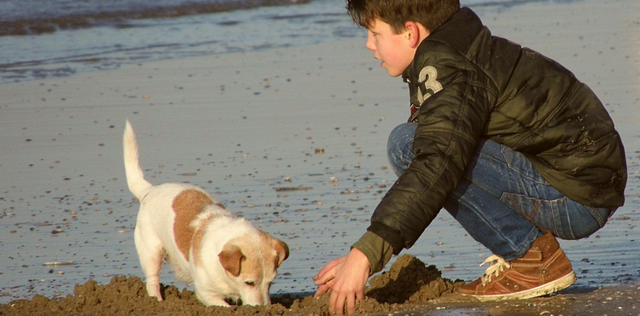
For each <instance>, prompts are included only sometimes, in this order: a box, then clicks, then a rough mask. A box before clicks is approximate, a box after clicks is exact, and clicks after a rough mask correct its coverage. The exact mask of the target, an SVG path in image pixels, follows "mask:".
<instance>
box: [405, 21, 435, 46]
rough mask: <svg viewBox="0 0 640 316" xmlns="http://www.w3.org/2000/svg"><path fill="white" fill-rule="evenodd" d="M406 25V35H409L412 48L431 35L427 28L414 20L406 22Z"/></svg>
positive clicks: (408, 38)
mask: <svg viewBox="0 0 640 316" xmlns="http://www.w3.org/2000/svg"><path fill="white" fill-rule="evenodd" d="M404 27H405V30H406V31H405V36H406V37H407V40H408V41H409V46H410V47H411V48H416V47H418V45H420V43H421V42H422V40H423V39H425V38H426V37H427V36H428V35H429V32H428V31H427V30H426V28H424V27H423V26H422V25H420V24H419V23H416V22H412V21H409V22H406V23H405V24H404Z"/></svg>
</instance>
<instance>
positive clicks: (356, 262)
mask: <svg viewBox="0 0 640 316" xmlns="http://www.w3.org/2000/svg"><path fill="white" fill-rule="evenodd" d="M313 279H314V281H315V284H316V285H318V286H320V287H319V288H318V290H317V291H316V294H315V297H318V296H319V295H321V294H322V293H325V292H328V291H329V290H331V296H330V297H329V312H330V313H332V314H342V313H343V312H344V310H345V307H346V309H347V313H349V314H353V313H354V312H355V307H356V304H355V303H356V301H359V300H361V299H362V298H363V297H364V287H365V285H366V284H367V280H368V279H369V260H368V259H367V257H366V256H365V255H364V254H363V253H362V252H361V251H360V250H358V249H356V248H353V249H351V252H350V253H349V255H347V256H344V257H340V258H338V259H334V260H332V261H330V262H329V263H328V264H327V265H326V266H324V268H322V269H321V270H320V272H318V274H317V275H316V276H314V277H313ZM345 301H346V305H345Z"/></svg>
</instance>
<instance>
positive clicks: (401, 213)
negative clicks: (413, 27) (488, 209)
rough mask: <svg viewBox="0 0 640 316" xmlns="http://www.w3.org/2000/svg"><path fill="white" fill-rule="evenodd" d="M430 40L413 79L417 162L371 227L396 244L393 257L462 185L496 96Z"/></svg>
mask: <svg viewBox="0 0 640 316" xmlns="http://www.w3.org/2000/svg"><path fill="white" fill-rule="evenodd" d="M425 42H428V39H427V41H425ZM425 42H423V43H422V44H421V46H420V47H419V49H418V52H417V54H416V58H415V59H414V62H413V64H412V65H411V66H410V67H411V68H410V72H411V74H410V75H409V80H410V81H411V82H410V84H417V89H414V90H416V92H415V94H417V95H415V96H412V102H415V100H416V99H417V102H419V104H420V109H419V112H418V128H417V130H416V134H415V139H414V144H413V153H414V154H415V158H414V160H413V162H412V163H411V164H410V165H409V167H408V168H407V169H406V170H405V171H404V173H403V174H402V175H401V176H400V177H399V178H398V179H397V181H396V182H395V183H394V184H393V186H392V187H391V188H390V189H389V191H388V192H387V194H386V195H385V196H384V197H383V199H382V200H381V202H380V204H379V205H378V206H377V208H376V209H375V211H374V213H373V215H372V218H371V225H370V226H369V228H368V229H367V230H368V231H370V232H373V233H375V234H376V235H378V236H380V237H381V238H383V239H384V240H385V241H387V242H388V243H389V244H391V246H392V247H393V251H394V254H398V253H400V251H401V250H402V249H403V248H410V247H411V246H412V245H413V244H414V243H415V241H416V240H417V239H418V238H419V237H420V235H421V234H422V232H423V231H424V230H425V229H426V228H427V226H428V225H429V224H430V223H431V221H433V219H434V218H435V217H436V215H437V214H438V212H439V211H440V209H441V208H442V206H443V204H444V201H445V199H446V197H447V196H448V195H449V193H450V192H451V191H452V190H453V189H454V188H455V187H456V186H457V185H458V183H459V182H460V179H461V178H462V176H463V173H464V171H465V168H466V167H467V165H468V164H469V161H470V160H471V158H472V157H473V154H474V152H475V151H476V146H477V144H478V140H479V138H480V136H481V135H482V134H483V131H484V126H485V125H486V122H487V120H488V119H489V117H490V112H491V107H492V105H493V103H494V102H495V100H496V97H497V89H496V88H495V84H494V83H493V82H492V81H491V79H490V78H489V77H488V76H487V75H486V74H484V73H483V72H482V70H481V69H479V68H478V67H477V66H475V65H474V64H473V63H471V62H469V61H468V60H467V59H466V58H465V57H464V56H463V55H462V54H460V53H458V52H455V51H453V50H452V49H450V48H449V47H448V46H446V45H444V44H441V43H439V42H435V43H425ZM436 56H438V57H436Z"/></svg>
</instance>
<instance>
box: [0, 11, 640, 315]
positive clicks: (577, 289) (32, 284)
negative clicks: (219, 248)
mask: <svg viewBox="0 0 640 316" xmlns="http://www.w3.org/2000/svg"><path fill="white" fill-rule="evenodd" d="M637 12H640V2H638V1H636V0H602V1H598V0H584V1H560V2H546V1H543V2H533V3H527V4H524V5H518V6H513V7H506V8H503V9H500V10H495V11H491V12H485V13H484V14H483V15H481V18H482V19H483V22H484V23H485V24H486V25H487V26H488V27H489V28H490V29H491V30H492V32H493V33H494V34H495V35H498V36H503V37H506V38H509V39H510V40H513V41H515V42H517V43H520V44H522V45H523V46H527V47H531V48H532V49H534V50H537V51H540V52H542V53H543V54H545V55H547V56H548V57H550V58H552V59H554V60H556V61H558V62H560V63H561V64H563V65H565V66H566V67H567V68H569V69H571V70H572V71H573V72H574V73H575V74H576V76H577V77H578V78H579V79H581V80H582V81H584V82H586V83H587V84H588V85H589V86H590V87H591V88H592V89H593V90H594V91H595V92H596V93H597V94H598V95H599V96H600V98H601V100H602V101H603V103H604V104H605V105H606V107H607V109H608V110H609V112H610V114H611V116H612V118H613V119H614V122H615V124H616V127H617V129H618V131H619V132H620V133H621V135H622V137H623V141H624V145H625V148H626V152H627V162H628V167H629V181H628V185H627V191H626V204H625V206H624V207H621V208H620V209H618V211H617V212H616V213H615V214H614V216H613V217H612V218H611V220H610V222H609V223H608V224H607V225H606V226H605V227H604V228H603V229H602V230H600V231H598V232H597V233H596V234H594V235H593V236H591V237H589V238H587V239H584V240H580V241H560V242H561V245H562V247H563V249H564V250H565V252H566V253H567V255H568V257H569V258H570V259H571V261H572V264H573V268H574V270H575V272H576V274H577V275H578V281H577V283H576V284H575V285H574V286H572V287H570V288H569V289H567V290H565V291H562V292H561V293H559V294H557V295H555V296H551V297H545V298H539V299H536V300H532V301H526V302H517V303H514V302H511V303H509V304H503V303H499V304H496V303H494V304H493V305H486V304H480V303H477V302H469V301H465V300H464V299H462V298H460V297H458V296H456V295H455V294H451V296H450V295H448V291H449V290H450V289H455V286H454V281H455V280H457V279H460V280H463V281H467V282H469V281H472V280H473V279H475V278H477V277H479V276H480V275H481V274H482V272H483V271H484V269H485V268H486V266H485V267H482V268H481V267H478V265H479V263H480V262H482V261H483V260H484V259H485V258H486V257H487V256H489V255H490V253H489V252H488V250H487V249H485V248H484V247H482V246H481V245H479V244H478V243H477V242H475V241H473V239H471V237H469V236H468V235H467V234H466V233H465V232H464V231H463V230H462V228H460V227H459V225H458V224H457V223H456V222H455V220H453V219H452V218H451V216H449V215H448V214H447V213H446V212H442V214H440V215H439V216H438V218H437V219H436V220H435V221H434V223H433V224H432V225H431V226H430V227H429V228H428V229H427V230H426V231H425V233H424V234H423V236H422V237H421V239H420V240H419V241H418V242H417V243H416V245H415V246H414V247H413V248H411V249H408V250H405V251H404V252H403V253H404V254H411V255H413V256H415V258H417V259H419V260H420V262H423V263H424V264H426V265H427V266H429V265H434V266H435V267H436V268H437V269H438V270H439V271H440V272H441V273H442V275H441V276H442V279H441V278H440V276H439V275H438V276H437V277H434V279H437V280H446V281H443V282H445V283H446V282H449V283H447V284H449V285H450V287H448V286H449V285H448V286H445V287H444V288H439V290H437V291H435V290H433V289H431V290H430V291H431V292H429V293H436V296H438V297H436V298H424V299H423V300H417V301H415V302H404V303H406V304H403V302H400V305H399V306H398V305H394V304H386V305H385V304H383V303H379V302H377V301H376V300H375V299H373V298H371V299H373V301H368V302H369V303H370V304H372V306H374V307H371V308H370V309H366V308H365V309H362V310H360V311H361V312H363V313H370V314H374V313H383V314H384V315H386V314H389V313H395V312H399V311H413V312H412V313H418V314H420V313H422V312H421V311H424V313H427V311H429V312H428V313H429V314H430V315H466V314H473V313H476V312H477V315H484V314H487V313H491V314H497V315H512V314H514V311H518V312H521V314H526V313H529V312H531V315H534V314H535V315H545V314H554V315H558V314H563V315H583V314H586V313H589V312H593V314H594V315H602V314H608V315H639V314H640V295H639V294H638V293H639V291H640V290H639V289H640V250H639V249H640V228H638V224H639V223H640V191H639V190H640V165H639V164H640V128H639V127H638V122H639V121H640V111H639V110H638V109H640V89H639V88H640V18H638V14H637ZM345 14H346V13H345ZM363 32H364V31H363ZM0 96H2V98H0V148H2V155H0V179H2V181H0V225H1V227H2V229H1V230H0V267H2V269H1V270H0V304H1V305H0V314H7V315H9V314H16V315H17V314H24V313H25V312H28V313H29V314H31V313H30V312H29V311H34V310H33V309H32V308H34V306H35V305H29V304H36V305H38V304H39V306H45V307H46V306H49V305H48V304H53V303H52V302H56V301H58V300H62V299H64V298H67V297H68V296H69V297H73V298H76V299H77V298H78V293H77V291H84V292H82V293H85V295H86V294H87V293H94V294H92V295H95V296H98V297H104V296H105V294H104V293H103V292H100V291H99V290H107V291H108V289H109V288H111V289H113V291H115V292H118V293H121V292H122V291H121V290H117V287H116V286H113V287H109V286H108V285H109V284H115V285H118V284H128V288H130V289H133V290H132V292H130V293H129V294H130V295H133V296H135V297H131V299H132V300H134V299H135V300H134V302H135V303H134V305H135V304H138V305H137V308H140V309H133V310H111V311H112V312H111V313H113V314H131V313H135V314H141V313H157V310H154V309H149V310H144V309H143V308H144V306H158V307H154V308H159V309H160V310H169V309H168V305H162V304H164V303H157V302H153V304H152V303H151V302H150V301H149V299H148V298H146V297H145V295H146V294H145V293H144V291H139V290H138V286H139V285H140V284H141V283H140V282H141V281H139V279H137V277H142V271H141V269H140V267H139V263H138V259H137V255H136V251H135V246H134V244H133V229H134V227H135V218H136V212H137V207H138V204H137V203H136V201H134V199H133V197H132V195H131V193H130V192H129V191H128V189H127V187H126V180H125V175H124V167H123V160H122V143H121V142H122V130H123V126H124V122H125V120H126V119H129V120H130V121H131V123H132V125H133V127H134V129H135V130H136V133H137V136H138V142H139V145H140V162H141V165H142V168H143V170H144V171H145V174H146V177H147V179H148V180H149V181H150V182H152V183H154V184H161V183H164V182H189V183H193V184H197V185H200V186H202V187H203V188H205V189H206V190H207V191H208V192H210V193H211V194H213V195H214V196H216V197H217V198H218V199H219V200H220V201H221V202H222V203H223V204H225V205H226V206H227V208H228V209H229V210H230V211H232V212H234V213H236V214H238V215H239V216H243V217H245V218H247V219H248V220H250V221H252V222H253V223H255V224H256V226H258V227H259V228H260V229H262V230H264V231H266V232H268V233H270V234H272V235H273V236H275V237H278V238H280V239H282V240H283V241H285V242H287V243H288V245H289V247H290V249H291V255H290V258H289V259H287V261H285V262H284V263H283V266H282V267H281V268H280V270H279V274H280V275H279V276H278V278H277V279H276V281H275V282H274V285H273V286H272V293H273V294H274V297H279V301H276V302H275V303H276V304H275V305H273V307H259V308H253V307H233V309H232V310H227V311H228V312H229V313H233V314H234V315H242V314H241V313H243V312H246V313H248V314H247V315H249V314H251V315H256V314H262V315H276V314H283V313H289V312H291V313H293V311H296V309H295V308H297V306H298V307H299V306H302V307H304V308H302V309H299V310H297V313H299V314H317V315H323V314H325V313H326V304H324V305H323V304H321V303H318V302H309V297H308V296H309V295H311V293H313V292H314V291H315V286H314V285H313V281H312V279H311V278H312V276H313V275H315V274H316V273H317V271H318V270H319V269H320V268H321V267H322V266H324V264H325V263H326V262H328V261H329V260H331V259H334V258H336V257H338V256H341V255H344V254H346V253H347V251H348V249H349V246H350V245H351V244H352V243H353V242H354V241H356V240H357V238H359V237H360V235H361V234H362V233H363V232H364V231H365V229H366V227H367V226H368V221H369V218H370V216H371V212H372V211H373V209H374V208H375V206H376V205H377V202H378V201H379V200H380V198H381V197H382V196H383V195H384V193H385V192H386V191H387V189H388V188H389V186H390V185H391V184H392V183H393V181H394V180H395V176H394V175H393V172H392V171H391V170H390V168H388V167H387V166H388V163H387V161H386V152H385V147H386V138H387V136H388V133H389V132H390V131H391V129H392V128H393V127H395V126H396V125H397V124H400V123H402V122H404V121H405V120H406V118H407V117H408V111H409V109H408V91H407V88H406V84H404V83H403V82H402V80H400V79H399V78H391V77H389V76H388V75H387V74H386V72H385V71H384V70H383V69H382V68H380V67H379V62H378V61H376V60H375V59H373V54H372V53H371V52H370V51H368V50H366V48H365V47H364V37H363V38H362V39H349V40H344V41H336V42H330V43H322V44H319V45H310V46H303V47H288V48H276V49H270V50H265V51H256V52H239V53H228V54H217V55H208V56H199V57H191V58H184V59H175V60H165V61H156V62H145V63H141V64H137V65H130V66H127V67H123V68H121V69H115V70H104V71H98V72H91V73H83V74H79V75H76V76H70V77H64V78H53V79H46V80H33V81H25V82H17V83H7V84H2V85H0ZM394 262H395V259H394ZM390 267H391V264H390V265H388V267H387V268H390ZM387 274H388V273H387ZM387 274H385V275H387ZM160 278H161V282H162V283H164V284H166V285H167V286H169V287H170V288H171V289H174V288H175V289H176V290H175V291H174V292H171V293H174V294H172V295H175V296H176V297H179V298H180V299H184V300H193V297H192V295H190V294H184V296H182V295H181V294H176V293H189V291H191V290H193V288H192V286H190V285H187V284H183V283H180V282H178V281H176V279H175V277H174V276H173V275H172V274H171V271H170V269H169V267H168V266H165V268H164V270H163V274H162V275H161V277H160ZM94 282H95V284H94ZM438 282H440V281H438ZM387 283H389V282H387ZM74 287H75V288H76V290H75V291H76V292H74ZM383 287H384V285H383ZM78 288H80V290H78ZM89 288H92V289H93V290H90V289H89ZM96 289H98V290H96ZM183 289H186V290H183ZM423 290H424V289H417V290H416V291H417V292H416V293H421V291H423ZM172 291H173V290H172ZM185 291H186V292H185ZM433 291H435V292H433ZM115 292H113V293H115ZM383 293H386V292H383ZM289 295H299V296H300V297H301V298H300V299H298V300H297V301H296V302H297V303H296V302H294V300H295V299H294V298H291V296H289ZM34 296H35V298H34ZM440 296H442V297H440ZM89 297H90V296H89ZM283 297H284V298H283ZM376 297H378V296H376ZM451 298H453V299H451ZM16 300H21V301H16ZM85 301H86V300H85ZM168 301H169V300H167V302H168ZM274 301H275V300H274ZM432 301H434V302H438V303H437V304H436V303H430V302H432ZM16 302H19V303H16ZM95 302H96V301H94V303H95ZM116 302H118V301H117V300H116ZM320 302H321V300H320ZM563 302H564V303H563ZM83 304H84V305H82V304H80V303H78V309H77V313H85V314H100V313H101V312H100V311H101V310H102V311H104V310H106V309H105V305H100V302H99V300H98V303H95V304H94V306H96V307H95V308H96V309H95V310H86V311H85V310H81V309H80V306H88V305H91V304H88V303H86V302H85V303H83ZM296 304H298V305H296ZM305 304H308V305H305ZM376 304H378V305H376ZM428 304H436V305H428ZM554 304H555V305H554ZM115 305H117V304H115V303H114V306H115ZM188 306H191V307H189V308H193V310H191V314H197V313H200V308H202V307H201V306H199V305H198V304H197V301H195V303H193V302H192V303H189V304H188ZM380 306H382V307H380ZM385 306H386V307H385ZM428 306H431V307H428ZM552 306H559V307H558V308H552ZM494 307H495V308H497V309H494ZM518 307H520V308H519V309H518ZM534 307H536V308H534ZM47 308H48V307H47ZM150 308H151V307H150ZM510 308H512V309H511V310H510ZM545 308H546V309H545ZM47 311H48V312H47ZM134 311H135V312H134ZM171 311H174V310H173V309H172V310H171ZM183 311H184V310H183ZM211 311H212V310H208V309H204V311H203V312H202V313H208V312H211ZM55 312H56V310H52V309H49V310H45V311H42V310H38V311H37V313H42V314H53V313H55ZM175 312H176V313H177V312H178V311H177V310H176V311H175ZM583 312H584V313H583ZM60 313H61V314H64V313H69V311H68V310H62V311H60ZM186 313H189V310H186ZM215 314H216V315H223V312H222V311H219V310H217V309H216V310H215ZM229 315H231V314H229Z"/></svg>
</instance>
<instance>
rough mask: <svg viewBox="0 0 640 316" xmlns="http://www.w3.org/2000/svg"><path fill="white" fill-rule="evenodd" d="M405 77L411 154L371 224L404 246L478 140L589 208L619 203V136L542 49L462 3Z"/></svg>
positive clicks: (622, 172)
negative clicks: (515, 38)
mask: <svg viewBox="0 0 640 316" xmlns="http://www.w3.org/2000/svg"><path fill="white" fill-rule="evenodd" d="M403 77H404V79H405V81H407V82H408V84H409V90H410V93H411V103H412V106H413V107H415V108H416V109H417V112H416V114H415V115H414V116H413V119H414V120H416V121H417V122H418V128H417V130H416V135H415V140H414V145H413V152H414V154H415V159H414V160H413V162H412V163H411V165H410V166H409V167H408V169H407V170H406V171H405V172H404V173H403V174H402V175H401V176H400V177H399V178H398V180H397V181H396V182H395V183H394V185H393V186H392V187H391V188H390V190H389V192H388V193H387V194H386V195H385V196H384V198H383V199H382V201H381V202H380V204H379V205H378V207H377V208H376V210H375V212H374V213H373V216H372V218H371V226H370V227H369V228H368V231H371V232H373V233H375V234H376V235H378V236H380V237H382V238H383V239H384V240H385V241H386V242H388V243H389V244H390V245H391V246H392V247H393V252H394V253H395V254H397V253H399V252H400V251H401V250H402V249H403V248H409V247H411V246H412V245H413V243H414V242H415V241H416V240H417V239H418V237H420V235H421V234H422V232H423V231H424V230H425V228H426V227H427V226H428V225H429V224H430V223H431V221H432V220H433V219H434V218H435V217H436V215H437V214H438V212H439V211H440V209H441V208H442V206H443V204H444V201H445V198H446V196H447V195H448V194H449V192H451V191H452V190H453V189H454V188H455V187H456V186H457V185H458V182H459V181H460V179H461V178H462V176H463V173H464V170H465V168H466V167H467V165H468V164H469V161H470V159H471V158H472V156H473V154H474V152H475V151H476V147H477V145H478V141H479V140H480V139H491V140H493V141H495V142H497V143H500V144H504V145H506V146H508V147H510V148H512V149H514V150H516V151H518V152H521V153H523V154H524V155H525V156H526V157H527V158H528V159H529V160H530V161H531V162H532V164H533V165H534V166H535V168H536V170H537V171H538V172H540V174H541V175H542V176H543V177H544V178H545V179H546V180H547V181H548V182H549V183H550V184H551V185H553V186H554V187H555V188H556V189H557V190H558V191H560V192H562V193H564V194H565V195H566V196H568V197H569V198H571V199H573V200H575V201H578V202H580V203H582V204H584V205H587V206H592V207H612V208H613V207H617V206H621V205H622V204H623V203H624V188H625V185H626V180H627V168H626V160H625V153H624V148H623V146H622V142H621V140H620V136H619V134H618V133H617V132H616V130H615V129H614V125H613V122H612V120H611V118H610V116H609V114H608V113H607V111H606V109H605V108H604V106H603V105H602V103H601V102H600V101H599V100H598V98H597V97H596V96H595V94H594V93H593V92H592V91H591V90H590V89H589V88H588V87H587V86H586V85H585V84H583V83H581V82H580V81H578V80H577V79H576V78H575V76H574V75H573V74H572V73H571V72H570V71H569V70H567V69H565V68H564V67H562V66H561V65H559V64H558V63H556V62H555V61H553V60H550V59H548V58H546V57H544V56H542V55H541V54H539V53H537V52H535V51H532V50H530V49H527V48H523V47H521V46H519V45H517V44H515V43H512V42H510V41H508V40H506V39H503V38H499V37H493V36H492V35H491V33H490V32H489V30H488V29H487V28H486V27H484V26H483V25H482V22H481V21H480V19H479V18H478V17H477V16H476V15H475V14H474V13H473V11H471V10H470V9H468V8H462V9H461V10H460V11H458V12H457V13H456V14H455V15H454V16H452V17H451V18H450V19H449V20H448V21H447V22H446V23H444V24H443V25H441V26H440V27H438V28H437V29H436V30H434V31H433V32H432V33H431V34H430V35H429V36H428V37H427V38H426V39H425V40H424V41H423V42H422V43H421V44H420V47H419V48H418V50H417V52H416V55H415V57H414V60H413V63H412V64H411V65H410V66H409V67H408V68H407V70H406V71H405V72H404V74H403Z"/></svg>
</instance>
